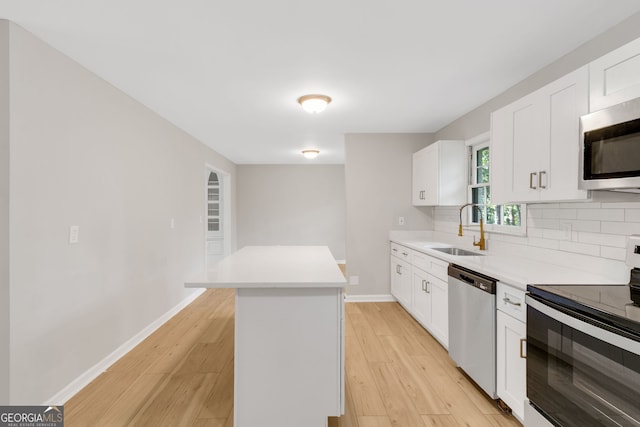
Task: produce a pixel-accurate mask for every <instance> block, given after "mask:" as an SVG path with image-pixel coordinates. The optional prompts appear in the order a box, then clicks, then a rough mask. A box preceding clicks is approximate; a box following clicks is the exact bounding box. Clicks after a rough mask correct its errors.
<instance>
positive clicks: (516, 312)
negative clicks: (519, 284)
mask: <svg viewBox="0 0 640 427" xmlns="http://www.w3.org/2000/svg"><path fill="white" fill-rule="evenodd" d="M524 294H525V292H524V291H522V290H520V289H516V288H513V287H511V286H509V285H505V284H504V283H501V282H498V286H497V288H496V308H497V309H498V310H500V311H502V312H503V313H505V314H508V315H509V316H511V317H514V318H516V319H518V320H520V321H521V322H526V321H527V310H526V306H525V302H524Z"/></svg>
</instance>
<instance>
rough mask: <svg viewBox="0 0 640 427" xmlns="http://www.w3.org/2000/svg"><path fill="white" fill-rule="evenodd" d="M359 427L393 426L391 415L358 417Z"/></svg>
mask: <svg viewBox="0 0 640 427" xmlns="http://www.w3.org/2000/svg"><path fill="white" fill-rule="evenodd" d="M358 425H359V427H393V425H392V424H391V420H389V417H358Z"/></svg>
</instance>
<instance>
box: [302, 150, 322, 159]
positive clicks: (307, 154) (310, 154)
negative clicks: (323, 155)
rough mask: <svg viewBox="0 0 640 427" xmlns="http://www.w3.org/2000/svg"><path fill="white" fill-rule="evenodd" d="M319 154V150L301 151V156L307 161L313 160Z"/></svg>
mask: <svg viewBox="0 0 640 427" xmlns="http://www.w3.org/2000/svg"><path fill="white" fill-rule="evenodd" d="M318 154H320V150H302V155H303V156H304V157H305V158H307V159H315V158H316V157H318Z"/></svg>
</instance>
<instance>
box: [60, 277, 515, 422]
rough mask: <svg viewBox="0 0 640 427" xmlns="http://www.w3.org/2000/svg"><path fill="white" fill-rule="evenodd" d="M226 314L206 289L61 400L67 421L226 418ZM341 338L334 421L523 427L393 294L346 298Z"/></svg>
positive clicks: (229, 382) (230, 311)
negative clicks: (387, 299)
mask: <svg viewBox="0 0 640 427" xmlns="http://www.w3.org/2000/svg"><path fill="white" fill-rule="evenodd" d="M233 316H234V292H233V291H232V290H227V289H214V290H208V291H207V292H205V293H204V294H203V295H202V296H200V297H199V298H198V299H196V300H195V301H194V302H193V303H192V304H190V305H189V306H188V307H187V308H185V309H184V310H182V311H181V312H180V313H178V314H177V315H176V316H175V317H174V318H172V319H171V320H170V321H169V322H167V323H166V324H165V325H163V326H162V327H161V328H160V329H158V330H157V331H156V332H155V333H154V334H152V335H151V336H150V337H149V338H147V339H146V340H145V341H144V342H142V343H141V344H140V345H138V346H137V347H136V348H135V349H133V350H132V351H131V352H130V353H129V354H127V355H126V356H124V357H123V358H122V359H120V360H119V361H118V362H117V363H115V364H114V365H113V366H112V367H111V368H109V370H107V371H106V372H105V373H103V374H102V375H101V376H100V377H98V378H97V379H96V380H95V381H93V382H92V383H91V384H89V385H88V386H87V387H86V388H85V389H83V390H82V391H81V392H80V393H78V394H77V395H76V396H74V397H73V398H72V399H70V400H69V401H68V402H66V404H65V421H66V423H65V425H66V426H67V427H74V426H92V427H93V426H114V427H118V426H155V427H158V426H167V427H174V426H194V427H195V426H197V427H205V426H209V427H232V426H233V325H234V317H233ZM345 341H346V362H345V365H346V366H345V378H346V381H345V383H346V408H345V409H346V410H345V415H344V416H342V417H340V418H330V419H329V426H331V427H388V426H397V427H416V426H420V427H428V426H441V427H453V426H459V427H463V426H470V427H472V426H484V427H492V426H493V427H508V426H513V427H520V424H519V423H518V422H517V421H516V420H515V418H513V417H512V416H507V415H503V414H501V412H500V411H499V410H498V409H497V406H496V404H495V403H494V402H493V401H491V400H490V399H489V398H488V397H486V396H485V395H484V394H483V393H481V392H480V391H479V390H478V389H477V388H476V387H475V386H474V385H473V384H472V383H471V382H470V381H469V379H468V378H467V377H466V376H465V375H464V374H463V373H462V372H461V371H460V370H458V369H457V368H456V367H455V365H454V364H453V362H452V361H451V359H450V358H449V357H448V355H447V352H446V351H445V350H444V348H443V347H442V346H440V345H439V344H438V343H437V342H436V341H435V340H434V339H433V338H432V337H431V336H430V335H429V334H428V333H427V332H426V331H425V330H424V329H423V328H422V327H420V326H419V325H418V324H417V323H416V322H415V321H414V320H413V318H411V316H409V315H408V314H407V313H406V312H405V311H404V310H403V309H402V308H401V307H400V306H399V305H398V304H396V303H348V304H346V322H345ZM256 427H259V426H256ZM300 427H305V426H300Z"/></svg>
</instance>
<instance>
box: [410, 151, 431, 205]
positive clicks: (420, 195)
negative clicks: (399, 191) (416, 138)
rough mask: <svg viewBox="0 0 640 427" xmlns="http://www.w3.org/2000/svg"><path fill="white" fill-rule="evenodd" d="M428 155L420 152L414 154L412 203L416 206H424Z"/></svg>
mask: <svg viewBox="0 0 640 427" xmlns="http://www.w3.org/2000/svg"><path fill="white" fill-rule="evenodd" d="M425 157H426V153H425V151H424V149H423V150H420V151H418V152H416V153H414V154H413V171H412V185H411V202H412V203H413V205H414V206H424V205H425V200H424V195H425V193H426V182H427V179H426V178H425V173H426V168H425V166H424V163H425V160H424V159H425Z"/></svg>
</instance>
